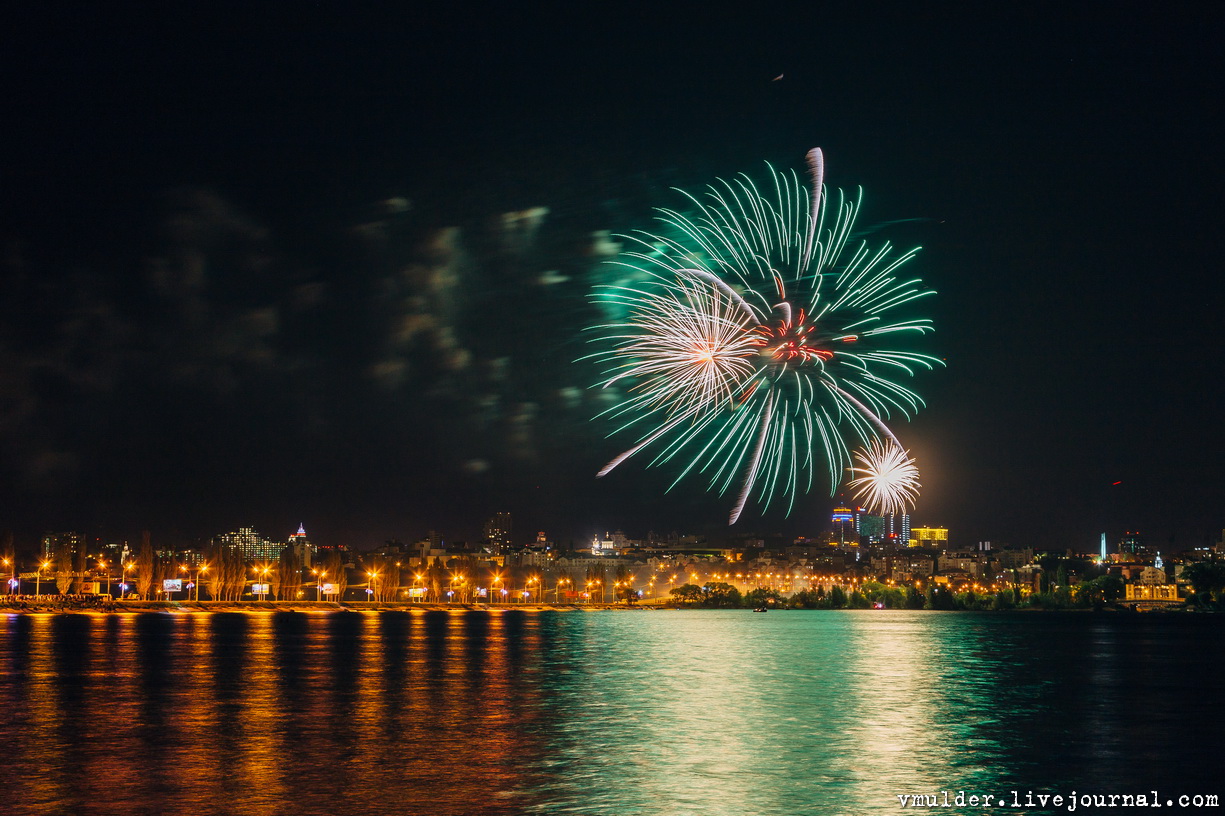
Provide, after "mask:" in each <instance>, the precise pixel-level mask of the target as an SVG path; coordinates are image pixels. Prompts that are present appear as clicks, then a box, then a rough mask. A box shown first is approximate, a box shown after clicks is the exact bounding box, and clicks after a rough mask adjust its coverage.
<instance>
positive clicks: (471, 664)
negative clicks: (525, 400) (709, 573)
mask: <svg viewBox="0 0 1225 816" xmlns="http://www.w3.org/2000/svg"><path fill="white" fill-rule="evenodd" d="M3 623H4V632H3V638H2V639H0V710H3V711H4V712H5V713H6V716H5V717H4V718H2V719H0V744H2V745H3V746H4V754H3V756H4V771H5V779H6V781H7V783H8V785H7V795H6V798H5V812H6V813H14V814H17V816H25V814H47V813H68V812H71V813H81V814H94V813H97V814H109V813H116V812H123V813H125V814H146V813H147V814H196V813H221V814H224V813H255V812H258V813H269V814H366V813H371V814H373V813H388V812H409V813H415V812H421V813H431V814H461V813H462V814H466V813H474V812H479V813H487V814H494V815H495V816H497V814H508V815H509V814H522V813H529V814H551V813H576V814H614V813H615V814H621V813H641V814H683V813H695V814H696V813H701V814H711V815H712V816H722V815H723V814H727V815H729V816H730V815H731V814H736V815H737V816H739V814H749V813H752V814H788V816H790V815H791V814H806V813H822V814H826V813H851V812H884V811H886V810H888V811H890V812H894V811H896V810H897V800H896V795H897V794H899V793H920V792H935V791H939V790H944V789H949V790H954V791H956V790H959V789H964V790H967V791H978V792H988V791H990V792H993V793H995V794H996V795H1000V794H1003V793H1006V792H1008V791H1010V790H1012V789H1020V790H1027V789H1032V790H1035V791H1050V792H1059V791H1063V792H1068V791H1070V790H1071V789H1078V790H1082V791H1083V790H1097V791H1104V792H1110V791H1120V790H1122V791H1128V790H1131V789H1132V788H1134V787H1135V786H1137V785H1139V786H1141V787H1144V788H1151V787H1159V788H1162V789H1163V790H1165V789H1168V790H1170V791H1171V792H1175V793H1177V792H1182V791H1186V792H1189V793H1211V792H1218V791H1216V789H1215V787H1214V786H1215V784H1216V768H1215V764H1214V763H1213V762H1212V760H1211V756H1212V754H1211V751H1196V750H1193V748H1194V746H1195V745H1197V744H1199V743H1202V744H1205V745H1210V744H1212V742H1211V741H1212V740H1214V739H1215V738H1216V737H1215V735H1216V734H1219V733H1220V728H1221V726H1222V724H1223V722H1222V719H1223V716H1222V713H1221V712H1220V711H1219V709H1218V707H1216V706H1215V705H1213V704H1212V703H1211V701H1212V700H1213V699H1215V698H1214V697H1213V696H1212V694H1213V693H1214V692H1213V689H1214V686H1213V683H1214V682H1215V679H1216V676H1217V674H1218V673H1219V671H1220V669H1221V666H1220V665H1219V661H1220V660H1221V654H1222V649H1221V647H1222V645H1225V642H1223V641H1225V638H1223V637H1222V632H1221V627H1220V626H1217V625H1214V624H1215V622H1214V621H1211V620H1200V619H1188V618H1178V619H1160V618H1158V617H1153V616H1144V619H1142V620H1137V619H1136V618H1126V617H1124V616H1105V617H1104V616H1092V615H1069V616H1063V615H1054V614H1051V615H1046V614H1042V615H972V614H939V613H925V612H915V613H910V612H902V611H898V612H893V611H886V612H875V611H863V612H837V613H834V612H796V613H785V614H784V613H780V614H774V615H769V616H754V615H751V614H746V613H743V612H735V611H727V612H718V611H698V612H654V613H645V612H643V613H585V612H584V613H554V612H542V613H525V612H522V611H511V610H505V611H497V612H490V613H474V612H460V611H455V612H394V613H393V612H388V613H378V614H375V613H330V614H327V613H288V612H286V613H261V614H251V615H242V614H230V613H226V614H195V615H165V614H147V615H132V616H127V615H113V616H92V615H56V616H51V615H39V616H23V617H17V616H8V617H6V618H4V619H3ZM1205 658H1206V659H1208V660H1209V661H1217V663H1216V664H1211V665H1207V666H1205V665H1203V660H1204V659H1205ZM1197 700H1198V701H1202V705H1200V707H1199V708H1198V709H1196V711H1195V714H1196V716H1194V717H1188V716H1187V711H1188V704H1189V703H1190V704H1192V705H1194V703H1195V701H1197ZM1189 748H1191V749H1192V750H1188V749H1189ZM1010 812H1012V813H1024V812H1026V811H1025V810H1024V809H1020V810H1010Z"/></svg>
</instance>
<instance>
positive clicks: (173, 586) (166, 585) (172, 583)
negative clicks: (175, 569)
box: [162, 578, 183, 592]
mask: <svg viewBox="0 0 1225 816" xmlns="http://www.w3.org/2000/svg"><path fill="white" fill-rule="evenodd" d="M182 591H183V579H182V578H165V579H163V580H162V592H182Z"/></svg>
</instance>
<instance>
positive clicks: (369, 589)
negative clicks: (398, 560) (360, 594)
mask: <svg viewBox="0 0 1225 816" xmlns="http://www.w3.org/2000/svg"><path fill="white" fill-rule="evenodd" d="M378 577H379V574H378V572H377V571H375V572H367V573H366V595H368V596H369V598H370V600H372V601H373V600H374V582H375V579H377V578H378Z"/></svg>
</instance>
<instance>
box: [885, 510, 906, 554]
mask: <svg viewBox="0 0 1225 816" xmlns="http://www.w3.org/2000/svg"><path fill="white" fill-rule="evenodd" d="M885 534H886V536H888V538H889V542H890V543H892V544H896V545H897V546H899V547H909V546H910V514H909V513H902V514H901V515H897V514H894V513H890V514H889V515H887V516H885Z"/></svg>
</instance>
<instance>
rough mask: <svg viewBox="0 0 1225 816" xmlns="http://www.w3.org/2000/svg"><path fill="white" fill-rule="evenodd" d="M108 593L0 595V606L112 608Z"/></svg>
mask: <svg viewBox="0 0 1225 816" xmlns="http://www.w3.org/2000/svg"><path fill="white" fill-rule="evenodd" d="M114 607H115V599H114V598H112V597H111V596H110V595H84V594H82V595H58V594H54V595H53V594H46V595H0V608H8V609H15V610H16V611H21V610H34V609H101V610H107V609H114Z"/></svg>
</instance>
